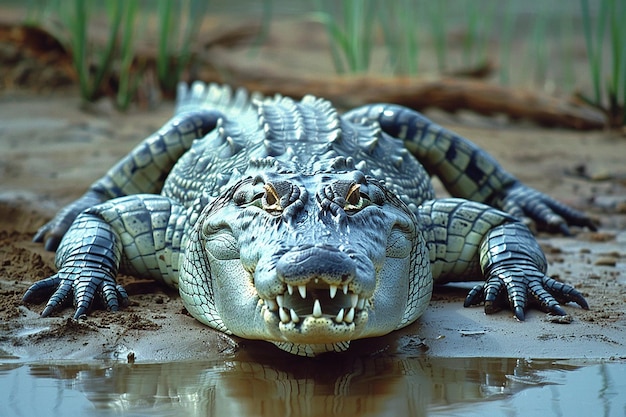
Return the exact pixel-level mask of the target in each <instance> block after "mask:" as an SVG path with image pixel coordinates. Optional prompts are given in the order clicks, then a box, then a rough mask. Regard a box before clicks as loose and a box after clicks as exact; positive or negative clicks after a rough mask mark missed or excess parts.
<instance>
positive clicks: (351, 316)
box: [343, 308, 354, 323]
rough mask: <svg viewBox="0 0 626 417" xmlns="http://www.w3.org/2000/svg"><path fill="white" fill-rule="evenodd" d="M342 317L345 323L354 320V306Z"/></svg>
mask: <svg viewBox="0 0 626 417" xmlns="http://www.w3.org/2000/svg"><path fill="white" fill-rule="evenodd" d="M343 319H344V321H345V322H346V323H352V321H353V320H354V308H351V309H350V310H349V311H348V314H346V316H345V317H344V318H343Z"/></svg>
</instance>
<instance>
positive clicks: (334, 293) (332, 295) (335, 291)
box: [330, 285, 337, 298]
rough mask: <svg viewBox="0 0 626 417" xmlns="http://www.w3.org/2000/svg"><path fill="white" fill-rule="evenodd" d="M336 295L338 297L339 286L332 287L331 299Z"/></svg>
mask: <svg viewBox="0 0 626 417" xmlns="http://www.w3.org/2000/svg"><path fill="white" fill-rule="evenodd" d="M335 295H337V286H336V285H331V286H330V298H335Z"/></svg>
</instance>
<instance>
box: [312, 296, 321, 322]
mask: <svg viewBox="0 0 626 417" xmlns="http://www.w3.org/2000/svg"><path fill="white" fill-rule="evenodd" d="M313 317H315V318H320V317H322V306H321V305H320V300H315V303H313Z"/></svg>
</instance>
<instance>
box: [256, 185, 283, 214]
mask: <svg viewBox="0 0 626 417" xmlns="http://www.w3.org/2000/svg"><path fill="white" fill-rule="evenodd" d="M263 189H264V190H265V193H264V194H263V197H262V199H261V202H262V208H263V210H265V211H267V212H269V213H271V214H279V213H280V212H282V211H283V207H282V206H281V205H280V196H279V195H278V192H277V191H276V188H274V186H273V185H272V184H269V183H267V184H265V185H264V186H263Z"/></svg>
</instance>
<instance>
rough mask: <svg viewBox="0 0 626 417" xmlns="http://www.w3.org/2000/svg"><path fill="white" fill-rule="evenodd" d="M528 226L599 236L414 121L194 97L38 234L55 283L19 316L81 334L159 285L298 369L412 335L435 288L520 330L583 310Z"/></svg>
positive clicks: (45, 285)
mask: <svg viewBox="0 0 626 417" xmlns="http://www.w3.org/2000/svg"><path fill="white" fill-rule="evenodd" d="M431 176H437V177H439V178H440V180H441V182H442V183H443V184H444V185H445V187H446V189H447V190H448V191H449V193H450V195H451V197H449V198H435V193H434V190H433V185H432V182H431ZM529 221H534V222H535V223H536V224H537V225H539V226H542V227H544V228H546V229H548V230H551V231H554V232H561V233H564V234H569V233H570V226H577V227H588V228H590V229H593V230H595V225H594V222H593V221H592V220H591V219H590V217H589V216H587V215H586V214H584V213H583V212H580V211H578V210H576V209H573V208H571V207H569V206H567V205H565V204H563V203H561V202H558V201H557V200H555V199H553V198H551V197H549V196H547V195H545V194H543V193H541V192H540V191H538V190H535V189H533V188H531V187H528V186H526V185H524V184H523V183H522V182H521V181H519V180H518V179H517V178H516V177H515V176H513V175H512V174H510V173H508V172H507V171H505V170H504V169H503V168H502V167H501V166H500V165H499V164H498V163H497V162H496V161H495V159H494V158H493V157H492V156H490V155H489V154H488V153H486V152H485V151H483V150H481V149H480V148H478V147H477V146H476V145H475V144H473V143H472V142H470V141H469V140H467V139H465V138H463V137H461V136H459V135H457V134H455V133H453V132H451V131H449V130H447V129H445V128H443V127H441V126H439V125H437V124H435V123H434V122H432V121H430V120H429V119H427V118H426V117H425V116H423V115H422V114H420V113H418V112H416V111H414V110H411V109H409V108H406V107H402V106H399V105H394V104H369V105H364V106H361V107H358V108H355V109H352V110H349V111H347V112H345V113H343V114H340V113H339V111H338V110H337V109H336V108H335V107H334V106H333V105H332V104H331V103H330V102H329V101H327V100H324V99H321V98H316V97H313V96H310V95H307V96H305V97H303V98H302V99H301V100H299V101H298V100H294V99H291V98H288V97H283V96H280V95H276V96H274V97H263V96H261V95H259V94H250V93H248V92H247V91H245V90H243V89H237V90H233V89H232V88H230V87H228V86H221V85H216V84H205V83H201V82H194V83H193V84H191V85H187V84H184V83H182V84H180V85H179V87H178V94H177V103H176V111H175V113H174V116H173V118H172V119H170V120H169V121H168V122H167V123H166V124H165V125H164V126H163V127H162V128H161V129H159V130H158V131H157V132H155V133H154V134H152V135H150V136H149V137H148V138H146V139H145V140H144V141H143V142H141V143H140V144H139V145H137V147H136V148H135V149H133V150H132V151H131V152H130V153H129V154H128V155H127V156H126V157H124V158H123V159H121V160H120V161H119V162H118V163H117V164H116V165H115V166H113V167H112V168H111V169H110V170H109V171H108V172H107V173H106V175H104V176H103V177H102V178H100V179H98V180H97V181H95V182H94V183H93V184H92V185H91V186H90V187H89V189H88V190H87V191H86V192H85V194H84V195H83V196H82V197H80V198H79V199H77V200H76V201H74V202H73V203H71V204H69V205H68V206H66V207H65V208H63V209H62V210H61V211H59V213H58V214H57V215H56V217H54V218H53V219H52V220H51V221H49V222H48V223H47V224H45V225H44V226H42V227H41V228H40V229H39V230H38V232H37V234H36V235H35V237H34V240H35V241H37V242H43V243H44V244H45V247H46V249H48V250H56V258H55V262H56V265H57V268H58V272H57V273H56V274H55V275H53V276H51V277H48V278H45V279H42V280H40V281H37V282H35V283H34V284H32V285H31V286H30V288H29V289H28V290H27V291H26V293H25V294H24V297H23V300H24V302H28V303H32V302H41V301H42V300H46V299H47V300H48V301H47V304H46V306H45V307H44V309H43V311H42V313H41V315H42V316H44V317H45V316H49V315H51V314H54V313H56V312H58V311H59V310H61V309H62V308H64V307H66V306H68V305H71V304H73V306H74V308H75V312H74V318H81V317H85V316H86V315H87V314H88V313H89V311H91V310H92V309H93V308H97V307H104V308H106V309H107V310H110V311H117V310H119V309H121V308H123V307H124V306H126V305H127V304H128V294H127V293H126V291H125V290H124V288H123V287H122V286H121V285H119V284H118V283H117V281H116V276H117V274H118V272H123V273H126V274H131V275H134V276H137V277H149V278H152V279H155V280H158V281H161V282H162V283H165V284H167V285H170V286H172V287H175V288H178V290H179V293H180V297H181V298H182V301H183V303H184V305H185V308H186V309H187V310H188V312H189V313H190V314H191V315H192V316H193V317H195V318H196V319H197V320H199V321H200V322H202V323H204V324H206V325H208V326H210V327H212V328H214V329H217V330H219V331H222V332H225V333H227V334H231V335H235V336H239V337H242V338H248V339H259V340H265V341H269V342H272V343H274V344H275V345H276V346H278V347H279V348H281V349H283V350H285V351H287V352H290V353H293V354H296V355H301V356H315V355H318V354H321V353H324V352H331V351H335V352H341V351H345V350H346V349H348V347H349V345H350V341H352V340H355V339H362V338H371V337H377V336H382V335H385V334H388V333H390V332H393V331H395V330H397V329H400V328H402V327H404V326H407V325H409V324H410V323H413V322H414V321H416V320H417V319H418V318H419V317H420V315H422V313H423V312H424V310H425V309H426V307H427V306H428V304H429V302H430V299H431V295H432V292H433V287H434V285H435V284H437V285H439V284H443V283H448V282H454V281H476V280H477V279H479V280H482V281H483V282H481V283H480V284H477V285H476V286H474V287H473V288H472V289H471V290H470V292H469V294H468V295H467V298H466V300H465V303H464V304H465V306H473V305H479V304H482V305H484V310H485V312H486V313H494V312H496V311H499V310H501V309H503V308H510V309H511V310H512V311H513V314H514V316H515V317H516V318H517V319H518V320H520V321H523V320H524V318H525V312H526V310H527V309H528V308H529V307H530V306H536V307H538V308H539V309H540V310H542V311H545V312H549V313H553V314H556V315H566V311H565V310H564V309H563V308H562V307H561V304H563V303H567V302H574V303H577V304H578V305H579V306H581V307H582V308H585V309H587V308H588V304H587V302H586V300H585V299H584V297H583V296H582V294H581V293H580V292H578V291H577V290H576V289H574V288H573V287H572V286H570V285H568V284H566V283H562V282H560V281H556V280H555V279H553V278H551V277H549V276H547V275H546V270H547V261H546V258H545V256H544V254H543V252H542V250H541V248H540V247H539V245H538V243H537V241H536V240H535V237H534V235H533V233H532V231H531V229H530V228H529V225H528V222H529Z"/></svg>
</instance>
